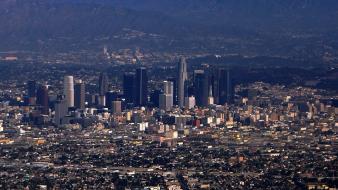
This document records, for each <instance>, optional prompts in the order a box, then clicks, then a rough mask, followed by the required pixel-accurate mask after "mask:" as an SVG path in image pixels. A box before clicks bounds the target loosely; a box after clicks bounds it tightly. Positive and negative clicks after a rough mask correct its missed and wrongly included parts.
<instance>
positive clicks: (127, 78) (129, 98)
mask: <svg viewBox="0 0 338 190" xmlns="http://www.w3.org/2000/svg"><path fill="white" fill-rule="evenodd" d="M134 88H135V73H125V74H124V76H123V96H124V98H125V99H126V102H127V103H133V100H134V92H135V89H134Z"/></svg>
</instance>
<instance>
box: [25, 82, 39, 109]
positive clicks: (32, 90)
mask: <svg viewBox="0 0 338 190" xmlns="http://www.w3.org/2000/svg"><path fill="white" fill-rule="evenodd" d="M36 90H37V89H36V81H28V83H27V91H28V93H27V95H28V105H35V104H36Z"/></svg>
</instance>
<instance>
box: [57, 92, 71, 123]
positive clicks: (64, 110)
mask: <svg viewBox="0 0 338 190" xmlns="http://www.w3.org/2000/svg"><path fill="white" fill-rule="evenodd" d="M54 106H55V115H54V123H55V125H57V126H60V125H62V123H63V122H62V121H63V118H64V117H66V116H67V114H68V102H67V100H66V99H65V98H64V97H62V96H61V97H58V99H57V101H56V102H55V105H54Z"/></svg>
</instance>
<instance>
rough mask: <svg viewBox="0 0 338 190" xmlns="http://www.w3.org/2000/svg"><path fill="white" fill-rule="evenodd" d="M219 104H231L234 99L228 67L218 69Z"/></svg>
mask: <svg viewBox="0 0 338 190" xmlns="http://www.w3.org/2000/svg"><path fill="white" fill-rule="evenodd" d="M219 72H220V75H219V104H221V105H223V104H225V103H228V104H231V103H233V101H234V85H233V82H232V78H231V75H230V71H229V70H228V69H220V71H219Z"/></svg>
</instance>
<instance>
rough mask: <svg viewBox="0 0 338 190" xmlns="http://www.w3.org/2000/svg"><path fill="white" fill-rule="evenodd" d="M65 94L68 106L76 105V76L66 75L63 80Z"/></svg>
mask: <svg viewBox="0 0 338 190" xmlns="http://www.w3.org/2000/svg"><path fill="white" fill-rule="evenodd" d="M63 90H64V92H63V94H64V96H65V99H66V102H67V107H74V77H73V76H65V78H64V81H63Z"/></svg>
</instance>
